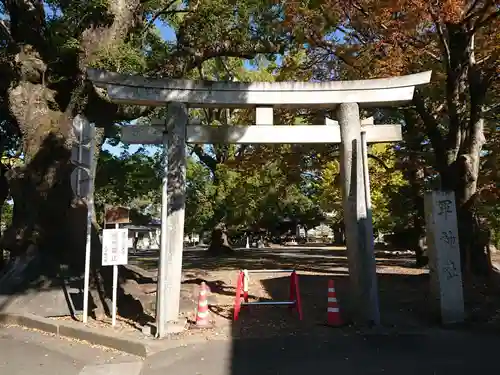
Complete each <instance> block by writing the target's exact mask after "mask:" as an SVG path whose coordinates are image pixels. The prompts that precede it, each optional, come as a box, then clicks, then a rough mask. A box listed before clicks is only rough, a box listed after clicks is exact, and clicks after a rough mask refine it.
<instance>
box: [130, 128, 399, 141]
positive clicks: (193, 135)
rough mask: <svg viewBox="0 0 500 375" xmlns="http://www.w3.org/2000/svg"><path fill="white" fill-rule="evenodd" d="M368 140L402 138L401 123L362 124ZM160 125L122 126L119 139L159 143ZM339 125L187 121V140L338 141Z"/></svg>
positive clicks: (160, 138)
mask: <svg viewBox="0 0 500 375" xmlns="http://www.w3.org/2000/svg"><path fill="white" fill-rule="evenodd" d="M361 130H362V131H365V132H366V138H367V142H368V143H377V142H397V141H400V140H401V139H402V135H401V125H364V126H362V127H361ZM163 131H164V127H163V126H156V125H155V126H141V125H139V126H137V125H130V126H124V127H122V131H121V140H122V142H123V143H127V144H161V143H162V140H163ZM340 141H341V139H340V127H339V126H338V125H291V126H289V125H250V126H236V125H235V126H206V125H187V127H186V142H187V143H212V144H213V143H215V144H228V143H229V144H278V143H283V144H297V143H317V144H320V143H321V144H328V143H340Z"/></svg>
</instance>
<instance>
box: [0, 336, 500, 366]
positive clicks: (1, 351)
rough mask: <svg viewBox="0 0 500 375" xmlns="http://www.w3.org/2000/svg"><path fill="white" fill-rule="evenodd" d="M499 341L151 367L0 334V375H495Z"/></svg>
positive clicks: (231, 354)
mask: <svg viewBox="0 0 500 375" xmlns="http://www.w3.org/2000/svg"><path fill="white" fill-rule="evenodd" d="M499 344H500V336H495V335H491V334H480V333H460V332H452V331H436V333H434V334H432V335H428V334H426V335H423V334H422V335H419V334H411V335H399V336H394V335H391V336H384V335H368V336H361V335H349V336H343V335H341V334H336V335H332V336H331V337H326V338H325V337H324V338H318V337H312V336H308V337H277V338H272V339H247V340H235V341H232V342H231V341H223V340H220V341H211V342H204V343H200V344H197V345H189V346H182V347H178V348H174V349H170V350H167V351H164V352H160V353H157V354H155V355H153V356H151V357H148V358H147V359H146V360H142V359H139V358H137V357H134V356H130V355H127V354H124V353H119V352H116V351H111V350H108V349H104V348H99V347H91V346H89V345H88V344H85V343H80V342H75V341H70V340H66V339H58V338H55V337H52V336H48V335H43V334H41V333H38V332H34V331H28V330H22V329H20V328H17V327H9V328H2V329H0V374H9V375H28V374H29V375H33V374H37V375H58V374H61V375H160V374H161V375H165V374H175V375H197V374H199V375H247V374H248V375H250V374H252V375H256V374H257V375H265V374H273V375H279V374H287V375H309V374H311V375H313V374H323V373H334V374H339V375H354V374H356V375H364V374H384V375H401V374H403V373H404V374H406V375H412V374H415V375H417V374H418V375H427V374H429V375H441V374H442V375H448V374H454V375H462V374H464V375H465V374H468V375H469V374H471V373H481V374H489V373H491V374H494V373H498V361H497V357H496V355H497V352H498V349H497V348H498V346H499Z"/></svg>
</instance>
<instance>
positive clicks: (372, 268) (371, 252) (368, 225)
mask: <svg viewBox="0 0 500 375" xmlns="http://www.w3.org/2000/svg"><path fill="white" fill-rule="evenodd" d="M361 157H362V158H363V182H364V184H363V187H364V193H365V203H366V222H365V226H364V228H365V238H364V240H365V247H364V248H365V251H366V258H365V259H367V260H368V261H369V264H368V265H367V267H366V269H365V270H366V272H369V273H370V275H369V278H370V279H371V280H372V282H371V283H370V290H369V293H368V298H369V306H370V307H371V309H372V312H371V314H370V315H371V317H372V320H373V323H374V324H376V325H378V324H380V311H379V302H378V288H377V265H376V261H375V249H374V244H373V220H372V200H371V196H370V172H369V169H368V144H367V142H366V132H365V131H363V130H362V131H361ZM361 241H363V239H362V240H361Z"/></svg>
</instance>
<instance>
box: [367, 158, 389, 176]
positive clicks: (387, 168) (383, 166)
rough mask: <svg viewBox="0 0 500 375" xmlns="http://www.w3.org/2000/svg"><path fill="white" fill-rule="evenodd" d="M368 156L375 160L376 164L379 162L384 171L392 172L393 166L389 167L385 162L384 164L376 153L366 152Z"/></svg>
mask: <svg viewBox="0 0 500 375" xmlns="http://www.w3.org/2000/svg"><path fill="white" fill-rule="evenodd" d="M368 158H369V159H372V160H375V161H376V162H377V163H378V164H380V166H382V168H384V169H385V170H386V172H393V171H394V170H395V168H390V167H389V166H388V165H387V164H385V162H384V161H383V160H382V159H381V158H379V157H378V156H377V155H373V154H368Z"/></svg>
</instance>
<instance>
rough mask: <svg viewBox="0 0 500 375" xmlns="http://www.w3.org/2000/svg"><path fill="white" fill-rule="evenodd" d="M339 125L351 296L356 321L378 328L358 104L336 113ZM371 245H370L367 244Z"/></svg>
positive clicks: (374, 266)
mask: <svg viewBox="0 0 500 375" xmlns="http://www.w3.org/2000/svg"><path fill="white" fill-rule="evenodd" d="M337 119H338V122H339V125H340V137H341V140H342V141H341V143H340V177H341V181H342V205H343V209H344V223H345V231H346V240H347V259H348V263H349V280H350V284H351V288H350V293H351V298H350V300H351V301H352V309H351V310H352V312H353V313H354V314H355V315H356V316H355V319H356V320H358V321H361V322H365V323H368V324H374V325H378V324H380V311H379V304H378V288H377V272H376V262H375V254H374V252H373V246H372V244H373V227H372V223H371V214H370V213H369V212H368V207H369V205H368V202H366V196H365V188H366V187H365V181H364V175H363V157H362V153H363V149H362V145H361V120H360V118H359V106H358V104H357V103H342V104H339V106H338V109H337ZM368 241H371V243H368Z"/></svg>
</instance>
